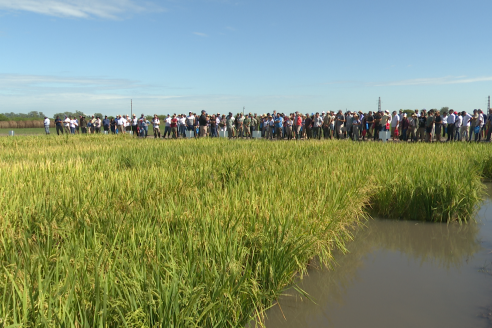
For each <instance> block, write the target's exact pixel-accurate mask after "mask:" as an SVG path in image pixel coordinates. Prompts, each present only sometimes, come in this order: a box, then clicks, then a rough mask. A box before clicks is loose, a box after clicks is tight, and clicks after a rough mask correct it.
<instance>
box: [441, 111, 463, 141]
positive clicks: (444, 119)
mask: <svg viewBox="0 0 492 328" xmlns="http://www.w3.org/2000/svg"><path fill="white" fill-rule="evenodd" d="M458 116H459V115H455V119H456V118H457V117H458ZM455 122H456V120H455ZM442 130H443V132H442V137H443V138H446V135H447V133H448V112H443V113H442ZM454 131H455V135H456V124H455V126H454ZM453 137H454V136H451V138H453Z"/></svg>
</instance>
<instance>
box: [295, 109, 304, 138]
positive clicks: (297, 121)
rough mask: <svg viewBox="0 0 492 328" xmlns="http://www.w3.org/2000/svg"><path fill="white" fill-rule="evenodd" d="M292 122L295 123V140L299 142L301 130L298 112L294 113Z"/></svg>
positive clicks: (300, 119) (300, 118) (300, 117)
mask: <svg viewBox="0 0 492 328" xmlns="http://www.w3.org/2000/svg"><path fill="white" fill-rule="evenodd" d="M294 122H295V125H294V126H295V130H294V133H295V135H296V140H300V139H301V128H302V116H301V114H300V113H299V112H296V116H295V118H294Z"/></svg>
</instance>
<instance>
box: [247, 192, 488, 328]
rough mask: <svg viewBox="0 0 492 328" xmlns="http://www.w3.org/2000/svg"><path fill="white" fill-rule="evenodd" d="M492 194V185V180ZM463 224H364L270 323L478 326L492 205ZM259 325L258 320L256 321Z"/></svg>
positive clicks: (485, 284) (291, 295)
mask: <svg viewBox="0 0 492 328" xmlns="http://www.w3.org/2000/svg"><path fill="white" fill-rule="evenodd" d="M488 189H489V194H492V192H491V191H492V190H491V185H489V186H488ZM480 216H481V218H482V219H484V220H481V223H477V222H470V223H469V224H465V225H461V226H460V225H458V224H450V225H446V224H434V223H421V222H419V223H415V222H407V221H394V220H372V221H369V222H368V223H367V225H366V227H365V228H364V229H359V230H358V231H357V232H356V234H355V238H354V241H353V242H351V243H350V244H349V245H348V249H349V251H350V252H349V253H348V254H335V260H336V262H337V263H336V266H335V268H334V269H332V270H327V269H319V268H315V269H311V270H310V271H309V276H308V277H305V278H304V279H303V280H302V281H300V282H298V284H299V286H300V287H301V288H302V289H303V290H305V291H306V292H307V293H308V294H309V295H310V298H311V299H312V300H313V301H314V302H315V303H313V302H312V301H310V300H306V299H305V298H303V297H302V296H301V295H299V294H298V293H296V292H295V291H294V290H293V289H289V290H287V291H286V293H285V294H286V295H285V296H283V297H281V298H280V299H279V304H280V306H278V305H276V306H275V307H273V308H272V309H271V310H269V311H268V312H267V316H268V319H267V321H266V327H268V328H274V327H283V328H285V327H354V326H364V327H390V326H395V325H396V326H399V327H415V326H419V327H436V326H446V327H460V326H461V327H463V326H480V325H479V323H480V322H479V321H477V320H479V313H478V312H479V311H478V309H479V307H480V306H483V305H488V304H491V303H490V297H489V296H487V295H489V292H490V294H492V284H491V282H492V280H490V278H489V277H485V276H486V275H483V274H482V275H480V273H479V267H480V266H481V265H483V263H484V262H483V261H487V260H488V261H490V260H491V257H492V255H488V252H489V251H490V250H489V251H485V250H484V246H486V245H489V244H490V241H491V233H492V220H491V219H490V217H492V205H491V203H490V202H488V203H487V204H486V205H484V206H483V207H482V209H481V211H480ZM252 326H253V325H252Z"/></svg>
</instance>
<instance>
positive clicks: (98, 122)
mask: <svg viewBox="0 0 492 328" xmlns="http://www.w3.org/2000/svg"><path fill="white" fill-rule="evenodd" d="M94 130H95V131H96V133H99V132H101V119H100V118H99V116H97V117H96V120H95V121H94Z"/></svg>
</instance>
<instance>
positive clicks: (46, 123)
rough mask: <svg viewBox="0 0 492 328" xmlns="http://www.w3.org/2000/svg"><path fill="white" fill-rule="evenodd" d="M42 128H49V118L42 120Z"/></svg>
mask: <svg viewBox="0 0 492 328" xmlns="http://www.w3.org/2000/svg"><path fill="white" fill-rule="evenodd" d="M44 126H50V119H49V118H47V119H45V120H44Z"/></svg>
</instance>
